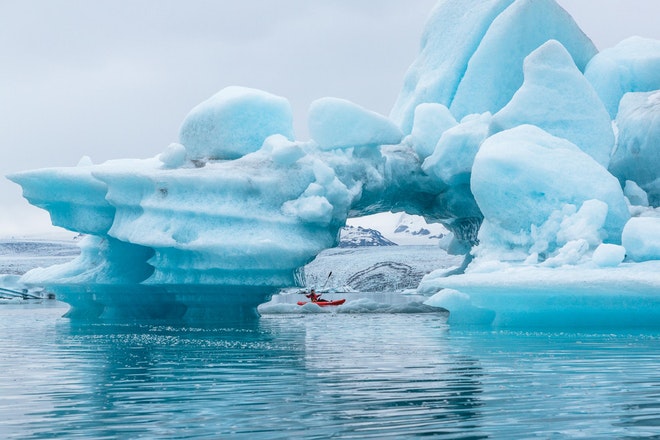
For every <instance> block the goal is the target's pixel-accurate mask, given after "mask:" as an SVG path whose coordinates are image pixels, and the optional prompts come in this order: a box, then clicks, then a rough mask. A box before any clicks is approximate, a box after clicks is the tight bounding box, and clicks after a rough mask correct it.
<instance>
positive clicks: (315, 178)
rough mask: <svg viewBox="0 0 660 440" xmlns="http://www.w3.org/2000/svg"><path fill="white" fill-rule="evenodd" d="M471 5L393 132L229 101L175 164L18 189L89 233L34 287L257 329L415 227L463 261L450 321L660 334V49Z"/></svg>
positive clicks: (362, 113) (32, 278)
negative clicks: (368, 243) (334, 256)
mask: <svg viewBox="0 0 660 440" xmlns="http://www.w3.org/2000/svg"><path fill="white" fill-rule="evenodd" d="M467 3H469V4H466V2H465V1H458V0H443V1H440V2H439V3H438V5H437V6H436V8H435V9H434V10H433V12H432V13H431V17H430V19H429V21H428V24H427V26H426V29H425V30H424V34H423V37H422V44H421V50H420V53H419V56H418V58H417V59H416V60H415V61H414V62H413V64H412V66H411V67H410V69H409V71H408V73H407V75H406V77H405V79H404V84H403V87H402V90H401V92H400V94H399V97H398V99H397V101H396V103H395V104H394V106H393V109H392V112H391V114H390V115H389V117H387V116H384V115H380V114H377V113H375V112H372V111H370V110H368V109H365V108H363V107H361V106H360V105H358V104H355V103H352V102H349V101H347V100H345V99H341V98H337V97H326V98H321V99H319V100H317V101H315V102H313V103H312V104H311V106H310V109H309V117H308V121H309V132H310V136H311V139H310V140H299V139H296V137H295V135H294V133H293V128H292V112H291V106H290V104H289V102H288V101H287V99H286V98H284V97H279V96H275V95H272V94H270V93H267V92H265V91H261V90H255V89H250V88H245V87H235V86H232V87H227V88H225V89H223V90H221V91H220V92H219V93H217V94H216V95H214V96H213V97H211V98H210V99H209V100H207V101H205V102H203V103H201V104H200V105H198V106H197V107H195V108H194V109H193V110H192V111H191V112H190V114H189V115H188V116H187V117H186V118H185V119H184V121H183V123H182V126H181V129H180V132H179V139H177V141H176V142H173V143H172V144H171V145H169V146H167V147H165V148H164V151H163V153H161V154H160V155H158V156H157V157H154V158H149V159H142V160H140V159H125V160H113V161H108V162H105V163H101V164H93V163H91V160H89V159H84V160H81V162H80V163H79V164H78V166H76V167H70V168H49V169H41V170H34V171H25V172H22V173H17V174H14V175H11V176H9V178H10V179H11V180H13V181H14V182H16V183H18V184H20V185H21V186H22V187H23V194H24V196H25V198H27V199H28V201H30V203H32V204H34V205H35V206H38V207H40V208H43V209H45V210H47V211H48V212H49V213H50V215H51V219H52V222H53V224H54V225H57V226H61V227H64V228H66V229H68V230H71V231H75V232H79V233H82V234H86V235H87V238H86V239H85V240H84V243H83V245H82V252H81V255H80V257H78V258H77V259H76V260H74V261H72V262H71V263H68V264H65V265H60V266H53V267H49V268H45V269H35V270H33V271H31V272H29V273H27V274H26V275H25V276H24V277H23V280H22V281H23V282H25V283H26V284H38V285H46V286H49V287H50V288H51V289H53V290H55V291H56V292H57V293H58V294H59V295H60V298H61V299H63V300H64V301H67V302H69V303H70V304H72V305H73V306H74V308H73V310H72V314H74V315H75V314H78V315H80V316H90V317H99V316H100V317H127V316H129V317H130V316H134V315H137V314H139V313H140V311H147V313H148V314H150V316H153V317H171V316H175V317H184V318H185V317H187V318H190V319H195V318H196V317H200V316H202V317H203V316H206V315H208V314H212V313H219V314H227V315H230V316H231V315H232V313H235V314H242V313H247V314H249V313H250V310H255V309H256V304H259V303H260V302H263V301H265V300H266V299H267V298H268V297H270V296H271V295H272V294H273V293H274V292H276V291H277V290H278V289H281V288H283V287H289V286H296V285H300V284H301V282H302V281H301V280H302V277H301V268H303V267H304V266H305V265H306V264H307V263H309V262H310V261H311V260H312V259H314V257H315V256H316V255H318V254H319V253H320V252H321V251H322V250H324V249H327V248H330V247H333V246H335V245H337V243H338V233H339V230H340V228H341V227H343V226H344V225H345V223H346V220H347V219H348V218H350V217H357V216H363V215H369V214H375V213H380V212H388V211H391V212H407V213H410V214H416V215H422V216H424V218H425V219H426V220H427V221H429V222H438V223H442V224H443V225H445V226H446V227H447V228H448V229H449V230H450V231H451V232H452V233H453V242H452V243H450V244H449V246H448V249H449V251H450V252H452V253H458V254H465V255H466V257H465V258H466V259H465V263H464V265H463V267H462V268H461V270H459V271H458V272H460V273H456V271H454V272H453V273H451V274H449V273H447V272H446V271H444V270H440V271H436V272H433V273H431V274H429V275H428V276H426V277H425V278H424V279H423V280H422V282H421V284H420V286H419V289H418V290H419V293H423V294H425V295H427V296H429V297H431V298H430V299H429V301H428V303H429V304H430V305H431V306H434V307H444V308H446V309H448V310H449V311H450V321H451V322H456V323H461V322H463V323H477V324H489V325H501V326H509V325H523V326H525V325H528V324H530V323H539V322H546V323H548V322H551V321H552V322H555V320H554V319H553V317H554V316H556V315H557V314H561V313H564V314H565V315H566V316H568V315H567V314H568V311H570V312H571V313H572V315H571V316H573V319H574V320H577V321H580V319H582V322H588V321H589V319H585V318H584V315H585V314H590V315H589V316H592V317H594V319H593V320H592V321H594V322H598V323H612V322H613V321H616V320H617V319H619V318H620V316H619V315H621V314H622V312H626V311H627V312H628V313H627V315H626V318H625V319H620V320H621V321H622V322H623V321H625V322H628V323H634V324H641V325H652V324H657V322H660V245H659V244H658V238H657V237H658V236H659V233H658V231H659V230H660V209H659V208H658V206H660V196H659V195H658V194H660V190H659V189H658V188H660V184H659V183H658V182H660V167H658V166H657V164H658V157H659V156H660V128H659V127H660V119H659V118H657V115H658V114H660V99H658V96H659V94H660V91H658V90H657V89H660V83H657V82H654V80H653V78H656V79H657V78H659V77H660V68H659V65H658V63H657V62H656V58H657V47H658V44H660V43H658V42H650V41H648V40H641V39H630V40H626V42H624V43H622V45H623V46H621V47H617V48H613V49H610V50H606V51H603V52H602V53H597V50H596V48H595V47H594V45H593V44H592V43H591V41H590V40H589V38H588V37H587V36H586V35H584V33H582V31H581V30H580V29H579V27H578V26H577V25H576V23H575V22H574V21H573V19H572V18H571V16H570V15H569V14H567V13H566V12H565V11H564V10H563V9H562V8H561V7H559V5H557V3H556V2H555V1H554V0H515V1H514V0H470V1H469V2H467ZM631 48H632V49H631ZM628 49H630V50H628ZM630 66H633V67H634V69H632V70H630V72H632V73H629V74H628V75H632V76H631V77H626V76H625V75H624V73H625V72H628V70H629V69H627V67H630ZM629 92H632V93H629ZM212 306H213V307H212ZM211 309H212V310H214V311H210V310H211ZM562 311H563V312H562ZM571 322H572V321H571ZM569 324H570V322H569Z"/></svg>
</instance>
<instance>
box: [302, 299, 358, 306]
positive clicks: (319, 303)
mask: <svg viewBox="0 0 660 440" xmlns="http://www.w3.org/2000/svg"><path fill="white" fill-rule="evenodd" d="M345 302H346V299H344V298H342V299H335V300H332V301H329V300H325V299H320V300H318V301H313V303H314V304H316V305H317V306H321V307H326V306H340V305H342V304H344V303H345ZM305 304H307V301H298V305H299V306H304V305H305Z"/></svg>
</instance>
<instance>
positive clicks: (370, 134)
mask: <svg viewBox="0 0 660 440" xmlns="http://www.w3.org/2000/svg"><path fill="white" fill-rule="evenodd" d="M308 118H309V119H308V124H309V134H310V137H311V138H312V139H313V140H314V141H316V143H317V144H318V145H319V148H321V149H324V150H332V149H335V148H349V147H361V146H377V145H383V144H398V143H399V142H401V138H402V137H403V134H402V133H401V130H399V129H398V128H397V126H396V125H395V124H394V123H393V122H392V121H390V120H389V119H387V118H386V117H385V116H383V115H379V114H378V113H376V112H372V111H370V110H367V109H365V108H363V107H360V106H359V105H357V104H354V103H352V102H350V101H347V100H345V99H340V98H330V97H328V98H321V99H317V100H316V101H314V102H312V104H311V105H310V107H309V116H308Z"/></svg>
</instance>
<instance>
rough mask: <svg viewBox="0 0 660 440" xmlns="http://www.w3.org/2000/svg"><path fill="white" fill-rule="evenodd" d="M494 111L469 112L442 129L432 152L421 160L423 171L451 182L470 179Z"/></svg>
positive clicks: (458, 182)
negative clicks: (442, 131)
mask: <svg viewBox="0 0 660 440" xmlns="http://www.w3.org/2000/svg"><path fill="white" fill-rule="evenodd" d="M491 118H492V116H491V114H490V113H484V114H483V115H470V116H466V117H465V118H463V120H462V121H461V123H460V124H459V125H457V126H455V127H452V128H450V129H449V130H447V131H446V132H444V133H443V135H442V137H441V138H440V140H439V141H438V145H437V146H436V148H435V151H434V152H433V154H432V155H431V156H429V157H427V158H426V160H425V161H424V163H423V164H422V169H423V170H424V172H426V173H428V174H430V175H432V176H436V177H438V178H439V179H441V180H442V181H443V182H445V183H446V184H448V185H460V184H467V183H470V172H471V171H472V164H473V162H474V156H475V155H476V154H477V151H479V146H480V145H481V143H482V142H483V141H484V140H485V139H486V138H487V137H488V133H489V130H490V122H491Z"/></svg>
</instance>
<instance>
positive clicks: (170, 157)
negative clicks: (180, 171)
mask: <svg viewBox="0 0 660 440" xmlns="http://www.w3.org/2000/svg"><path fill="white" fill-rule="evenodd" d="M158 159H159V160H160V161H161V162H163V165H165V167H166V168H179V167H180V166H182V165H183V164H184V163H185V162H186V147H184V146H183V145H181V144H178V143H176V142H175V143H172V144H170V145H168V147H167V148H166V149H165V151H163V152H162V153H160V155H159V156H158Z"/></svg>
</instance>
